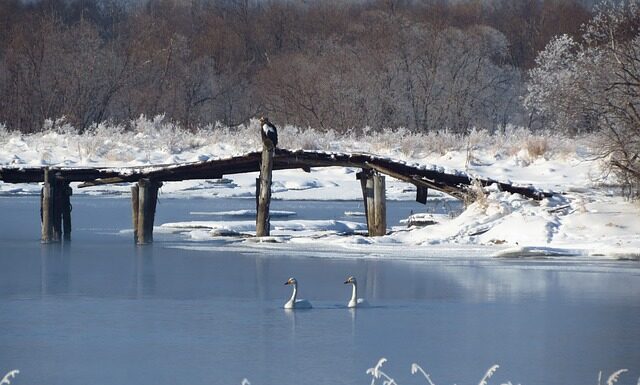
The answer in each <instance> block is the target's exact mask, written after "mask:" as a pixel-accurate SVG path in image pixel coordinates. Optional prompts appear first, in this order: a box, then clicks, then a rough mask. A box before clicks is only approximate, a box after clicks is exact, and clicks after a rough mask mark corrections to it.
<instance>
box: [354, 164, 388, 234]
mask: <svg viewBox="0 0 640 385" xmlns="http://www.w3.org/2000/svg"><path fill="white" fill-rule="evenodd" d="M356 178H357V179H359V180H360V186H361V187H362V198H363V200H364V213H365V217H366V220H367V229H368V233H369V236H380V235H385V234H386V233H387V205H386V198H385V180H384V176H382V175H380V174H378V173H374V172H372V171H371V170H366V169H363V170H362V171H361V172H359V173H358V174H356Z"/></svg>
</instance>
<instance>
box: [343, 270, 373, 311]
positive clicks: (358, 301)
mask: <svg viewBox="0 0 640 385" xmlns="http://www.w3.org/2000/svg"><path fill="white" fill-rule="evenodd" d="M349 283H350V284H352V285H353V290H352V291H351V299H350V300H349V303H348V304H347V307H365V306H369V303H368V302H367V301H366V300H365V299H363V298H358V283H357V282H356V277H354V276H350V277H349V278H347V280H346V281H344V284H345V285H346V284H349Z"/></svg>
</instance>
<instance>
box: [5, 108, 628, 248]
mask: <svg viewBox="0 0 640 385" xmlns="http://www.w3.org/2000/svg"><path fill="white" fill-rule="evenodd" d="M254 126H255V124H252V125H249V126H248V127H242V128H239V129H235V130H230V129H225V128H208V129H203V130H201V131H199V132H196V133H192V134H189V133H185V132H183V131H179V130H178V129H177V128H176V127H175V126H173V125H171V124H169V123H165V122H163V121H162V119H160V118H158V119H155V120H152V121H148V120H145V119H143V118H141V120H140V121H137V122H135V124H134V127H136V128H135V130H134V131H124V129H122V128H118V127H116V128H114V127H109V126H104V125H103V126H99V127H97V128H96V129H95V130H94V131H93V132H91V133H88V134H84V135H78V134H76V133H74V132H73V130H72V129H71V128H69V127H66V126H64V124H58V125H57V126H56V127H54V128H55V129H52V130H50V131H47V132H45V133H41V134H35V135H30V136H22V135H18V134H13V133H8V132H6V131H4V132H0V164H1V165H5V166H9V165H11V166H15V167H26V166H40V165H62V166H105V167H122V166H140V165H150V164H167V163H169V164H173V163H180V162H190V161H202V160H207V159H211V158H215V157H224V156H230V155H235V154H239V153H243V152H247V151H253V150H255V149H257V148H258V147H259V144H258V138H259V136H258V135H257V132H258V130H257V126H255V127H254ZM281 137H282V146H283V147H289V148H313V149H326V150H331V151H364V152H372V153H376V154H380V155H383V156H388V157H391V158H394V159H400V160H404V161H407V162H416V163H420V164H424V165H437V166H438V167H444V168H446V169H448V170H455V169H457V170H464V171H466V172H468V173H470V174H475V175H479V176H482V177H488V178H493V179H496V180H500V181H513V182H516V183H520V184H532V185H534V186H536V187H537V188H541V189H546V190H552V191H556V192H558V193H560V194H558V195H557V196H554V197H553V198H549V199H545V200H543V201H541V202H535V201H531V200H529V199H526V198H523V197H521V196H519V195H512V194H508V193H503V192H500V191H497V190H496V189H494V188H489V189H487V191H486V193H487V195H486V197H485V199H481V200H479V201H477V202H476V203H474V204H472V205H470V206H469V207H467V209H466V210H464V212H462V213H461V214H460V215H457V216H455V217H452V216H447V215H439V216H433V217H432V219H433V221H432V222H435V223H433V224H430V225H429V226H424V227H418V226H416V227H411V228H407V227H406V226H395V227H393V228H391V229H390V234H389V235H387V236H385V237H381V238H372V239H370V238H366V237H363V236H360V235H352V236H350V237H344V236H343V235H344V234H358V233H361V232H363V231H364V230H365V228H364V225H363V222H364V218H362V217H357V216H354V218H353V219H354V221H353V222H352V221H301V220H298V219H296V218H295V213H294V212H282V213H273V217H274V221H273V222H272V229H273V230H274V236H275V238H273V239H272V241H274V242H284V243H285V245H286V244H302V243H307V244H309V246H311V247H315V246H318V245H320V244H321V243H330V244H332V245H335V246H336V247H354V246H357V245H359V246H358V247H363V248H364V247H372V245H445V244H446V245H452V244H457V245H484V246H486V247H489V248H490V249H491V250H493V254H494V255H497V256H501V257H505V258H507V257H508V258H513V257H522V256H525V257H535V258H541V257H553V256H558V255H562V256H582V257H594V258H602V257H604V258H621V259H632V260H637V259H639V258H640V207H639V205H638V204H636V203H630V202H627V201H625V200H624V199H622V198H620V197H618V196H617V195H616V189H615V187H611V186H612V181H611V180H607V179H606V178H603V177H602V173H601V172H600V170H599V165H598V163H597V162H596V161H593V160H592V159H591V158H592V157H591V156H590V154H591V152H590V150H589V147H588V140H587V139H580V140H578V139H572V140H569V139H565V138H560V137H556V136H542V135H537V136H536V135H532V134H530V133H528V132H526V131H524V130H518V129H510V130H508V131H507V132H505V133H503V134H495V135H493V136H491V135H489V134H487V133H486V132H482V131H480V132H474V133H472V135H470V136H469V137H459V136H456V135H448V134H442V133H441V134H438V135H434V134H428V135H417V134H412V133H408V132H406V131H402V130H400V131H395V132H388V133H369V134H363V135H361V136H355V135H354V136H352V137H346V138H339V137H338V136H337V135H336V134H334V133H326V134H319V133H317V132H311V133H309V132H307V131H300V130H298V129H296V128H293V127H283V128H282V129H281ZM356 171H357V170H354V169H349V168H318V169H312V171H311V173H305V172H303V171H301V170H282V171H275V172H274V175H273V198H274V199H280V200H289V199H305V200H360V199H361V197H362V193H361V191H360V184H359V183H358V182H357V181H356V179H355V172H356ZM256 177H257V175H256V174H255V173H251V174H244V175H232V176H226V177H225V178H224V179H220V180H202V181H184V182H170V183H165V184H164V186H163V187H162V189H161V190H160V194H161V197H163V196H164V197H184V198H192V197H206V198H212V197H226V198H252V197H253V196H254V194H255V178H256ZM39 188H40V187H39V186H37V185H26V184H22V185H13V184H6V183H1V182H0V194H2V195H20V194H38V193H39ZM129 191H130V189H129V185H128V184H121V185H110V186H100V187H94V188H87V189H77V188H76V189H74V194H128V193H129ZM387 197H388V199H392V200H413V199H415V188H414V187H413V186H412V185H409V184H407V183H404V182H400V181H397V180H392V179H391V178H388V179H387ZM430 199H431V200H433V199H439V200H444V201H445V202H446V201H447V200H448V199H451V198H448V197H446V196H444V195H442V194H440V193H435V194H432V193H431V192H430ZM432 206H434V205H430V206H425V207H432ZM452 214H458V213H452ZM192 215H194V216H197V218H196V217H192V218H185V220H186V221H185V222H181V223H165V224H159V225H161V226H160V227H159V228H158V230H157V231H179V232H181V233H184V234H187V235H188V239H192V240H202V239H211V238H212V237H218V236H238V237H239V238H240V239H241V241H242V242H252V241H250V240H249V239H248V238H243V237H242V234H252V232H253V231H255V225H254V223H253V221H252V219H251V218H250V217H251V216H252V213H251V212H248V211H242V212H214V213H202V212H193V213H192ZM206 215H214V216H222V217H224V219H221V220H216V221H206V220H205V221H203V219H207V218H205V217H204V216H206ZM276 216H277V217H278V218H276ZM389 225H390V226H394V225H395V224H389ZM367 245H369V246H367Z"/></svg>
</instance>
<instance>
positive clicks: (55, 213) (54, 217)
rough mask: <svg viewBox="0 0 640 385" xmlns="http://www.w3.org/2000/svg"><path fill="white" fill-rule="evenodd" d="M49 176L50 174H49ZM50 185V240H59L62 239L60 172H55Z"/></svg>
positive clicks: (62, 190)
mask: <svg viewBox="0 0 640 385" xmlns="http://www.w3.org/2000/svg"><path fill="white" fill-rule="evenodd" d="M49 178H51V174H49ZM50 182H51V183H50V184H51V187H52V188H53V190H52V193H51V197H52V198H53V199H51V200H50V201H49V204H50V205H51V228H52V232H51V241H52V242H60V241H61V240H62V202H63V198H62V196H63V193H64V188H63V183H64V180H63V179H62V175H61V174H60V172H57V173H55V175H54V176H53V179H52V180H51V179H50Z"/></svg>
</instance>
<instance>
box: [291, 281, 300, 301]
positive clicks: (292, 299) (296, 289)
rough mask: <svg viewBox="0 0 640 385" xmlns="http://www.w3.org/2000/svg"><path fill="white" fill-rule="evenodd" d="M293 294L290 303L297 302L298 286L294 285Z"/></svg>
mask: <svg viewBox="0 0 640 385" xmlns="http://www.w3.org/2000/svg"><path fill="white" fill-rule="evenodd" d="M292 286H293V292H292V293H291V299H290V300H289V301H290V302H292V303H293V302H296V297H297V296H298V284H295V283H294V284H293V285H292Z"/></svg>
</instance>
